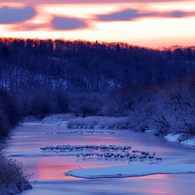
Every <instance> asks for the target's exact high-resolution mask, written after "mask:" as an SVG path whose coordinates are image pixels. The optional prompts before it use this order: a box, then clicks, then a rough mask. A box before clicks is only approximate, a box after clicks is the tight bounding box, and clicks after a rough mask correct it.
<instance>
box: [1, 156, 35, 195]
mask: <svg viewBox="0 0 195 195" xmlns="http://www.w3.org/2000/svg"><path fill="white" fill-rule="evenodd" d="M0 173H1V174H0V194H3V195H8V194H9V195H10V194H15V193H19V192H22V191H23V190H28V189H32V186H31V185H30V183H29V178H30V176H31V175H30V174H27V173H25V171H24V168H23V166H22V163H20V162H18V161H16V160H13V159H8V158H5V157H4V156H2V155H1V154H0Z"/></svg>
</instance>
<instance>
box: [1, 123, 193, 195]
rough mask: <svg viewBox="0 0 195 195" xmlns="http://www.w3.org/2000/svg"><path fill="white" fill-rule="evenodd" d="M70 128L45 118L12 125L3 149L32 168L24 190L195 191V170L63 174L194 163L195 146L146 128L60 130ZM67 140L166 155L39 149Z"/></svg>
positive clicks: (97, 193)
mask: <svg viewBox="0 0 195 195" xmlns="http://www.w3.org/2000/svg"><path fill="white" fill-rule="evenodd" d="M70 131H75V130H70V129H66V128H65V126H56V125H47V124H41V123H26V124H23V125H21V126H20V127H18V128H16V129H15V130H14V132H13V136H12V138H11V139H10V140H8V141H7V147H6V148H5V149H4V150H3V152H4V154H5V155H11V156H13V155H17V157H12V158H15V159H17V160H19V161H21V162H23V164H24V166H25V167H26V168H27V170H28V172H30V173H34V175H33V176H32V177H31V181H32V185H33V189H32V190H29V191H24V192H22V193H21V194H22V195H62V194H63V195H64V194H67V195H73V194H74V195H75V194H82V195H88V194H89V195H90V194H93V195H107V194H113V195H114V194H123V195H126V194H174V195H184V194H188V195H189V194H194V191H195V174H187V173H186V174H169V175H168V174H163V175H152V176H145V177H133V178H112V179H79V178H74V177H69V176H65V175H64V174H63V173H65V172H68V171H71V170H74V169H80V168H91V167H104V166H113V165H128V164H131V165H133V164H150V163H159V164H170V163H171V164H175V163H176V164H181V163H183V164H195V149H191V148H186V147H184V146H179V145H175V144H171V143H168V142H167V141H166V140H164V139H163V138H159V137H155V136H152V135H149V134H146V133H136V132H130V131H127V130H114V132H115V133H113V134H110V133H103V134H102V133H100V134H99V133H94V134H92V133H83V134H76V133H72V134H71V133H70V134H65V133H64V134H61V133H60V134H57V132H70ZM83 131H85V130H83ZM105 131H106V132H108V131H109V130H105ZM47 132H49V133H48V134H47ZM51 132H53V134H52V133H51ZM68 144H69V145H86V144H88V145H107V146H109V145H117V146H131V147H132V149H131V151H132V150H140V151H141V150H143V151H149V152H151V153H153V152H156V156H158V157H162V160H161V161H157V160H155V158H154V159H152V160H150V159H144V160H140V159H132V160H130V159H129V158H126V157H125V158H114V157H111V158H105V157H97V156H88V157H76V156H64V155H62V153H60V152H59V153H56V152H55V151H51V152H50V151H47V153H48V154H49V155H50V156H43V155H44V154H45V153H46V151H41V150H40V147H45V146H50V145H53V146H56V145H68ZM42 154H43V155H42ZM53 154H55V155H53ZM56 154H57V156H56Z"/></svg>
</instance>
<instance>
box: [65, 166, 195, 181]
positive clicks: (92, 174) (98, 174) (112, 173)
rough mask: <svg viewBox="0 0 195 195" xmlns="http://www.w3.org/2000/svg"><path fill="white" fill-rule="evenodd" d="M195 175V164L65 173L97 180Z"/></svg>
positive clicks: (121, 167)
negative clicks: (183, 174)
mask: <svg viewBox="0 0 195 195" xmlns="http://www.w3.org/2000/svg"><path fill="white" fill-rule="evenodd" d="M176 173H195V165H194V164H145V165H123V166H110V167H99V168H87V169H76V170H72V171H69V172H66V173H64V174H65V175H67V176H73V177H79V178H85V179H95V178H122V177H138V176H146V175H157V174H176Z"/></svg>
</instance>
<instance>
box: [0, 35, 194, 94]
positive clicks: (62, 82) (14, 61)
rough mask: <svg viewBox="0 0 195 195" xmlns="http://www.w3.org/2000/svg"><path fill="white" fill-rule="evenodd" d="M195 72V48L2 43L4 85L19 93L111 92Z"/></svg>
mask: <svg viewBox="0 0 195 195" xmlns="http://www.w3.org/2000/svg"><path fill="white" fill-rule="evenodd" d="M193 71H195V48H194V47H188V48H181V47H179V46H178V47H171V48H165V49H162V50H155V49H149V48H142V47H138V46H132V45H129V44H126V43H104V42H101V43H100V42H98V41H96V42H87V41H81V40H77V41H69V40H50V39H48V40H40V39H14V38H9V39H6V38H1V39H0V85H1V86H4V87H6V88H8V89H11V90H15V91H18V90H19V91H25V90H28V89H46V88H47V89H51V90H54V89H66V90H68V91H71V92H107V91H108V90H110V89H113V88H115V87H119V86H124V85H129V84H152V83H165V82H168V81H172V80H174V79H175V78H177V77H178V76H184V75H187V74H189V73H191V72H193Z"/></svg>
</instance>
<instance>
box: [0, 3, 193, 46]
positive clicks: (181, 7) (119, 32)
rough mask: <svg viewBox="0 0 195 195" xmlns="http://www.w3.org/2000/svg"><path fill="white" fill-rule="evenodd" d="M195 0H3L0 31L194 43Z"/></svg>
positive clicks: (3, 34) (155, 43)
mask: <svg viewBox="0 0 195 195" xmlns="http://www.w3.org/2000/svg"><path fill="white" fill-rule="evenodd" d="M194 22H195V2H194V1H182V0H180V1H179V0H178V1H176V0H175V1H165V0H159V1H151V0H148V1H141V0H140V1H122V2H120V3H117V2H116V1H114V2H113V3H112V2H111V1H109V0H107V1H104V2H103V1H92V2H90V3H87V2H86V1H79V2H78V1H72V3H71V2H70V1H60V0H57V1H53V0H50V1H41V3H39V2H38V1H20V2H17V1H14V0H6V1H5V0H3V1H1V3H0V35H1V37H17V38H41V39H44V38H51V39H56V38H63V39H72V40H75V39H82V40H87V41H96V40H99V41H107V42H127V43H129V44H132V45H141V46H147V47H161V46H172V45H184V46H190V45H194V44H195V27H194V25H192V24H194Z"/></svg>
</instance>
